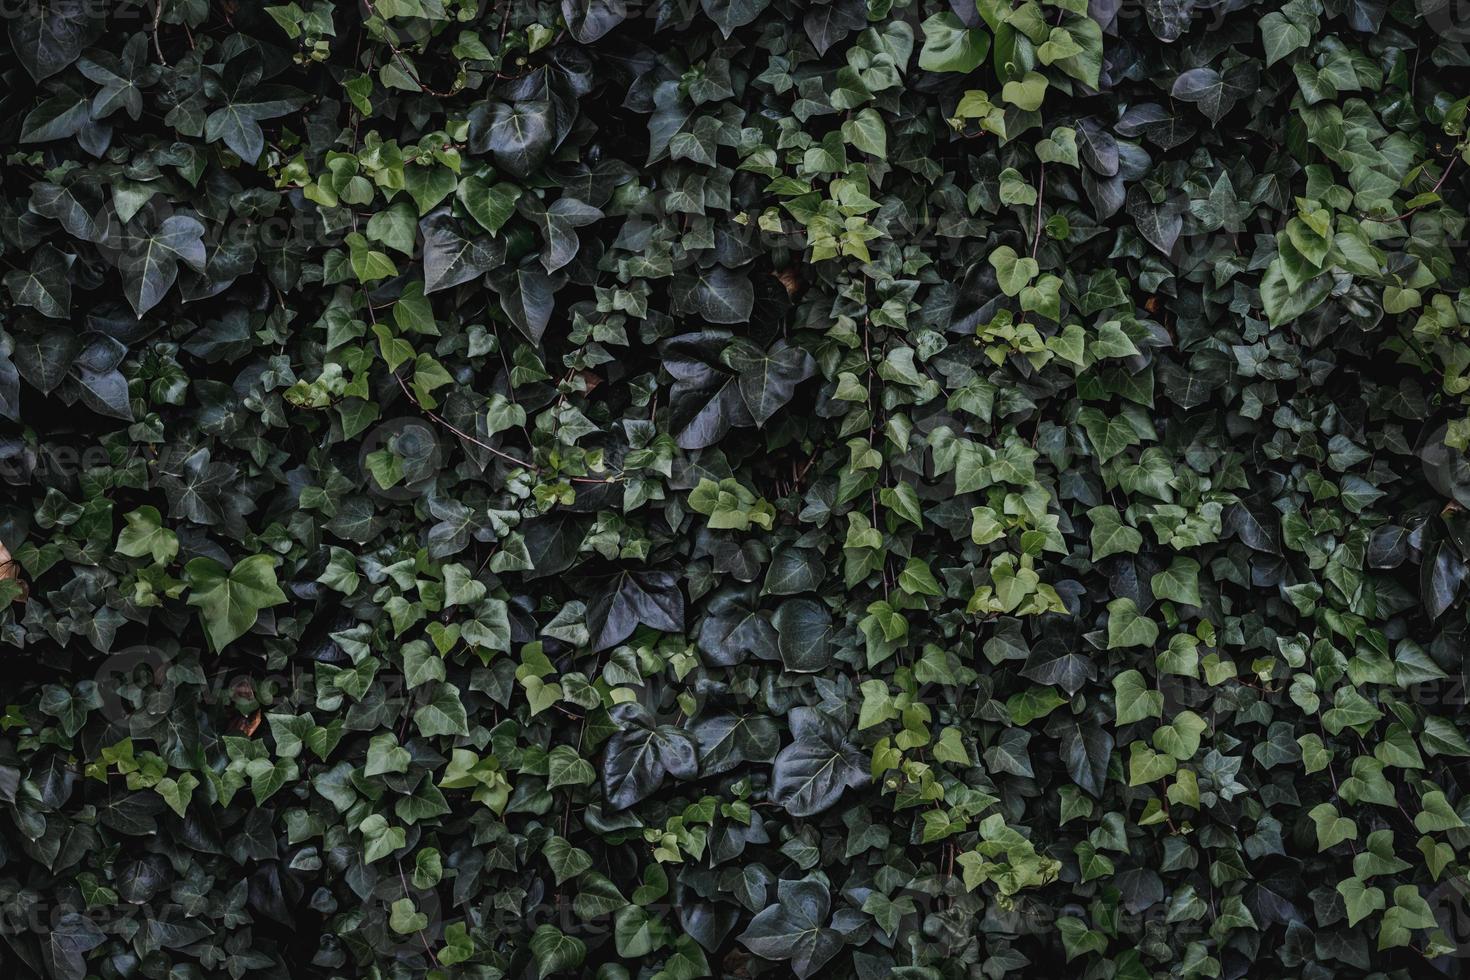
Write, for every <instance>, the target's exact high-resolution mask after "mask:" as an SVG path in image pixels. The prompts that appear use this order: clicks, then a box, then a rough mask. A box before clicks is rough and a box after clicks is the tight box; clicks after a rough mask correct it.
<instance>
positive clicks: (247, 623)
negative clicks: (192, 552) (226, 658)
mask: <svg viewBox="0 0 1470 980" xmlns="http://www.w3.org/2000/svg"><path fill="white" fill-rule="evenodd" d="M184 582H185V584H186V585H188V587H189V597H188V603H189V605H191V606H194V607H196V608H198V610H199V615H200V618H201V619H202V620H203V622H204V629H205V632H206V633H208V635H209V643H210V646H211V647H212V648H213V649H214V650H215V651H216V652H218V651H220V650H223V649H224V648H225V647H226V646H228V645H229V644H231V643H233V642H234V641H235V640H237V639H239V638H240V637H242V636H244V635H245V633H246V631H247V630H249V629H250V627H252V626H254V625H255V621H256V619H257V618H258V617H259V616H260V613H261V610H263V609H268V608H270V607H271V606H275V605H279V604H281V603H283V602H285V601H286V595H285V593H284V592H282V591H281V589H280V587H279V586H278V585H277V584H276V569H275V560H274V559H273V558H272V557H271V556H270V555H251V556H250V557H248V558H243V559H241V560H240V561H239V562H237V563H236V564H235V566H234V567H233V568H226V567H225V566H224V565H221V564H220V563H219V562H217V561H215V560H214V559H213V558H194V559H192V560H190V562H189V563H188V564H187V565H185V566H184Z"/></svg>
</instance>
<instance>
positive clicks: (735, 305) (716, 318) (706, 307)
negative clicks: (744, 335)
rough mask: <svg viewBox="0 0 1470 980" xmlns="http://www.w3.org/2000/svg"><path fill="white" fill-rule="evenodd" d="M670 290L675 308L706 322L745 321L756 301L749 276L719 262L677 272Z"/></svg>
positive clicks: (748, 317)
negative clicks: (711, 265) (706, 267)
mask: <svg viewBox="0 0 1470 980" xmlns="http://www.w3.org/2000/svg"><path fill="white" fill-rule="evenodd" d="M670 293H671V295H672V296H673V298H674V311H675V312H677V313H683V314H686V315H693V316H697V317H699V318H700V319H701V320H704V321H706V322H709V323H745V322H746V321H748V320H749V319H750V311H751V309H752V308H753V306H754V305H755V288H754V287H753V286H752V285H751V283H750V279H749V278H748V277H747V276H744V275H741V274H740V273H738V272H735V271H734V270H732V269H727V268H725V267H724V266H722V265H717V266H713V267H711V268H709V269H701V270H698V271H696V272H693V273H686V274H683V275H679V276H676V277H675V278H674V283H673V285H672V286H671V287H670Z"/></svg>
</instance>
